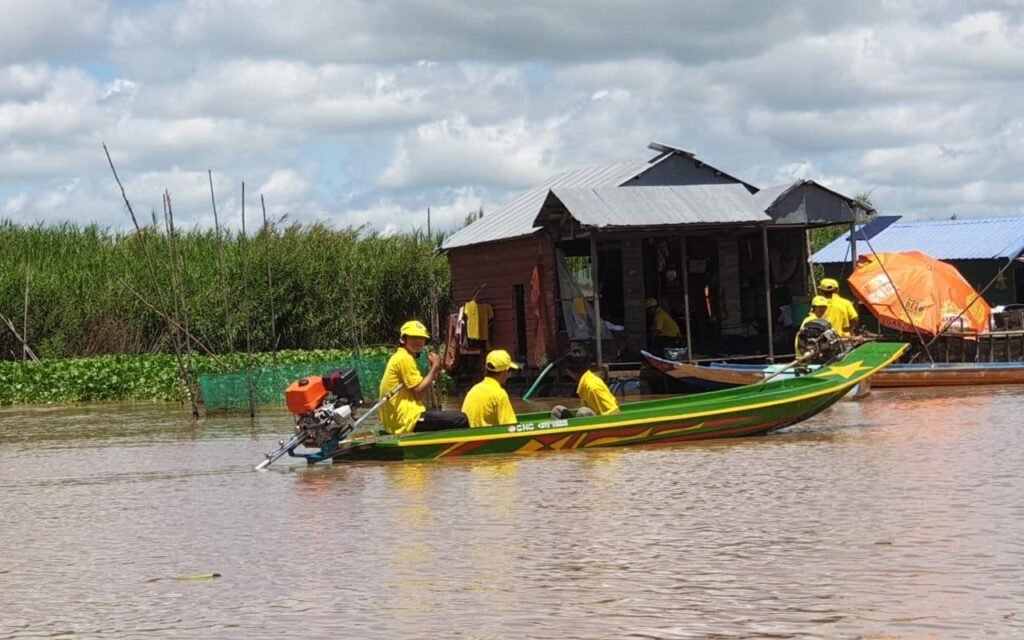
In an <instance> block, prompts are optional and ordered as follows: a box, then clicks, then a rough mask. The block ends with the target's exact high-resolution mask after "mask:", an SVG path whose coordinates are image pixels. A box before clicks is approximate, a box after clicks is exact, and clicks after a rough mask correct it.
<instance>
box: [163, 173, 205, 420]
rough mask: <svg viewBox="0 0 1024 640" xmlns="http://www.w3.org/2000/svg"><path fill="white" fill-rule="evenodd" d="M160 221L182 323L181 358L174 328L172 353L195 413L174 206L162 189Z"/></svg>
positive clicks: (178, 322) (177, 316) (173, 297)
mask: <svg viewBox="0 0 1024 640" xmlns="http://www.w3.org/2000/svg"><path fill="white" fill-rule="evenodd" d="M164 225H165V227H166V229H167V253H168V257H169V259H170V261H171V300H172V301H173V304H174V319H175V321H176V322H175V324H176V325H177V326H182V327H184V332H183V333H184V335H185V360H184V362H182V354H181V339H180V338H178V337H177V331H176V330H175V341H174V344H175V354H176V355H177V358H178V370H179V372H180V374H181V378H182V381H183V382H184V383H185V389H186V390H187V391H188V399H189V403H190V404H191V405H192V417H193V418H198V417H199V406H198V405H197V404H196V398H197V397H198V395H199V390H198V388H197V387H196V380H195V374H194V369H193V367H192V338H191V335H192V334H191V333H190V332H189V330H188V307H187V305H186V302H185V274H184V268H183V267H182V264H181V254H180V253H179V252H178V241H177V235H176V233H175V230H174V209H173V207H172V206H171V193H170V192H169V191H167V190H164Z"/></svg>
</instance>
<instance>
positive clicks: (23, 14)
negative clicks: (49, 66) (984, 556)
mask: <svg viewBox="0 0 1024 640" xmlns="http://www.w3.org/2000/svg"><path fill="white" fill-rule="evenodd" d="M108 6H109V5H108V3H107V2H104V1H102V0H46V1H45V3H41V2H39V0H4V3H3V7H2V10H3V20H0V62H5V61H10V60H22V61H23V60H43V59H47V60H53V59H65V58H67V57H69V56H73V55H76V54H80V53H82V52H83V51H88V50H90V49H94V48H95V47H97V46H99V45H100V44H101V43H102V40H103V36H104V33H105V30H106V28H107V20H108Z"/></svg>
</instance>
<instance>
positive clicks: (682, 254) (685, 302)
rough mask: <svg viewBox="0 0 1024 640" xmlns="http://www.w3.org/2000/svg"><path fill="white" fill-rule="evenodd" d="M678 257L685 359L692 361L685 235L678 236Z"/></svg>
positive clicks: (688, 269)
mask: <svg viewBox="0 0 1024 640" xmlns="http://www.w3.org/2000/svg"><path fill="white" fill-rule="evenodd" d="M679 243H680V244H681V245H682V248H681V249H680V253H679V255H680V257H681V259H682V261H683V267H682V271H683V321H684V322H685V323H686V361H687V362H693V339H692V336H693V334H692V333H691V332H690V264H689V260H688V258H687V256H686V236H680V237H679Z"/></svg>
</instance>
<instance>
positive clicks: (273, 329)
mask: <svg viewBox="0 0 1024 640" xmlns="http://www.w3.org/2000/svg"><path fill="white" fill-rule="evenodd" d="M260 207H261V208H262V209H263V238H264V239H265V240H266V242H267V245H268V249H267V291H268V295H269V297H270V357H271V359H272V360H273V361H274V364H277V318H276V317H275V315H274V273H273V268H272V266H271V262H272V260H271V255H272V252H271V251H270V246H269V245H270V237H271V228H270V225H269V224H268V223H267V203H266V202H265V201H264V200H263V194H262V193H261V194H260Z"/></svg>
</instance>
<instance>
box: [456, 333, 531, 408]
mask: <svg viewBox="0 0 1024 640" xmlns="http://www.w3.org/2000/svg"><path fill="white" fill-rule="evenodd" d="M484 368H485V369H486V374H485V375H484V379H483V380H481V381H480V382H478V383H476V384H475V385H473V388H472V389H470V390H469V392H468V393H466V398H465V399H464V400H463V401H462V412H463V413H465V414H466V416H467V417H468V418H469V426H470V427H493V426H495V425H499V424H515V423H516V422H518V419H517V418H516V412H515V410H514V409H512V402H511V401H510V400H509V398H508V391H505V382H507V381H508V376H509V374H510V372H511V371H512V370H513V369H518V368H519V365H517V364H516V363H515V362H512V356H511V355H509V353H508V351H505V350H504V349H495V350H494V351H491V352H490V353H488V354H487V360H486V361H485V364H484Z"/></svg>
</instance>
